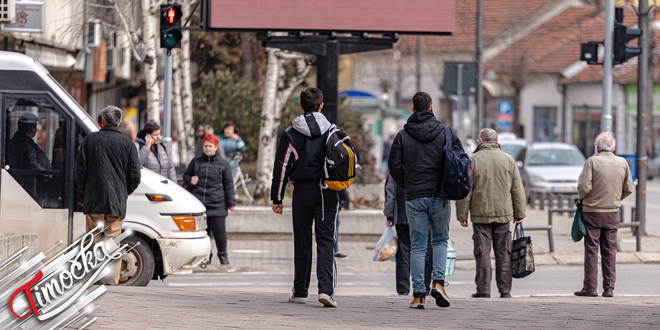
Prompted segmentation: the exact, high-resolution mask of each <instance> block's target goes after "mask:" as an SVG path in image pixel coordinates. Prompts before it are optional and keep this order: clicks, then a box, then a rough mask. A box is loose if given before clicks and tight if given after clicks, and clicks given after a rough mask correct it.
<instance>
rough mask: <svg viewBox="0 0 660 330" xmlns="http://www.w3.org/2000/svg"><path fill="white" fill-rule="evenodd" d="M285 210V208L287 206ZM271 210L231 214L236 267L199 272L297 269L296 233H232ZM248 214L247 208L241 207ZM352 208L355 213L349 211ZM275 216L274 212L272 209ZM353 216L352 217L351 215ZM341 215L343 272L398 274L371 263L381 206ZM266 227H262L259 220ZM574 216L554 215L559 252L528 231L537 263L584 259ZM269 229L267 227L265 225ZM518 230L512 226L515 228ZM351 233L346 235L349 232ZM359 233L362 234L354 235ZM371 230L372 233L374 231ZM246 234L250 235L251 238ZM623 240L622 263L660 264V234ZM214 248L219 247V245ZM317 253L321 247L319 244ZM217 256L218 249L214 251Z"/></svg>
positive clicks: (283, 219)
mask: <svg viewBox="0 0 660 330" xmlns="http://www.w3.org/2000/svg"><path fill="white" fill-rule="evenodd" d="M285 210H286V209H285ZM454 210H455V208H454V207H453V205H452V220H451V224H450V231H449V237H450V239H451V240H452V241H454V246H455V248H456V253H457V256H458V261H457V262H456V268H457V269H462V270H473V269H474V268H475V266H474V261H473V257H472V249H473V244H472V227H471V224H470V227H468V228H463V227H461V226H460V223H459V222H458V221H456V216H455V212H454ZM267 211H268V210H265V209H264V210H260V211H258V212H254V214H252V215H250V217H252V219H250V220H248V219H246V218H243V217H238V216H236V215H234V217H233V218H231V219H230V218H228V224H227V227H228V231H229V233H230V237H229V242H228V251H229V260H230V262H231V266H222V267H220V266H219V265H218V264H219V262H218V259H217V258H216V259H214V260H213V263H212V264H211V265H209V266H208V267H207V268H206V269H201V268H197V269H195V272H237V271H239V272H240V271H269V272H278V273H292V272H293V241H292V240H291V238H290V237H291V236H286V235H284V236H283V235H272V234H251V235H250V236H245V235H233V234H232V228H233V229H234V231H236V228H239V227H238V226H239V225H240V226H242V227H251V228H261V230H264V231H265V230H268V228H267V226H271V225H272V224H269V222H268V221H271V219H270V218H267V216H270V215H269V214H268V213H267ZM242 212H243V214H245V213H246V212H247V211H242ZM349 212H352V213H349ZM270 213H271V214H272V211H271V212H270ZM349 214H350V216H348V215H349ZM340 218H341V219H342V222H341V226H340V227H339V248H340V250H341V251H342V252H344V253H345V254H347V255H348V256H349V257H348V258H347V259H337V268H338V271H339V272H348V273H358V272H394V263H392V262H374V261H371V257H372V253H373V248H374V246H375V245H376V242H377V240H378V236H379V234H380V233H382V232H383V230H385V217H384V216H382V213H380V211H378V210H359V211H348V212H346V211H342V212H341V213H340ZM274 219H276V220H272V221H277V222H278V223H277V224H275V225H272V226H275V227H276V229H277V231H278V232H280V233H285V232H286V230H287V229H286V228H285V226H286V225H287V224H288V225H290V222H291V216H290V213H288V215H287V213H285V214H284V215H283V216H276V218H274ZM259 222H261V223H263V226H258V223H259ZM547 222H548V215H547V211H542V210H535V209H528V210H527V218H526V219H525V222H524V225H527V226H532V225H544V224H547ZM572 222H573V218H572V217H567V216H563V215H560V214H555V215H554V217H553V237H554V245H555V252H554V253H549V245H548V235H547V232H546V231H528V232H525V234H526V235H528V236H531V237H532V242H533V244H534V253H535V261H536V264H537V265H539V266H544V265H582V264H583V258H584V243H583V242H582V241H581V242H578V243H575V242H573V240H572V239H571V237H570V230H571V224H572ZM264 228H265V229H264ZM511 228H512V230H513V226H512V227H511ZM347 231H348V232H352V233H353V234H352V235H345V233H346V232H347ZM355 232H357V233H355ZM369 233H371V234H369ZM246 237H247V238H248V239H246ZM618 237H619V239H620V244H621V248H622V251H621V252H619V253H617V263H621V264H623V263H660V236H656V235H655V233H650V235H648V236H643V237H642V251H643V252H636V251H635V236H633V235H632V232H631V229H621V230H620V231H619V236H618ZM214 249H215V246H214ZM314 252H316V248H315V247H314ZM214 255H215V253H214Z"/></svg>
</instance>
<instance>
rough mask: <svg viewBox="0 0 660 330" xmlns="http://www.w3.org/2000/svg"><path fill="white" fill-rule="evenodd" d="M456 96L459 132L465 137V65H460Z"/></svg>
mask: <svg viewBox="0 0 660 330" xmlns="http://www.w3.org/2000/svg"><path fill="white" fill-rule="evenodd" d="M456 94H457V96H458V101H457V102H456V107H457V108H458V109H457V110H458V131H459V133H460V134H461V137H462V136H463V63H458V77H457V79H456Z"/></svg>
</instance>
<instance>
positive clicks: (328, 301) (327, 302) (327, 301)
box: [319, 293, 337, 308]
mask: <svg viewBox="0 0 660 330" xmlns="http://www.w3.org/2000/svg"><path fill="white" fill-rule="evenodd" d="M319 302H320V303H322V304H323V307H334V308H337V302H336V301H334V300H333V299H332V297H330V296H329V295H327V294H325V293H320V294H319Z"/></svg>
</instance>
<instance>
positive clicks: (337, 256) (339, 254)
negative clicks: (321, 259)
mask: <svg viewBox="0 0 660 330" xmlns="http://www.w3.org/2000/svg"><path fill="white" fill-rule="evenodd" d="M346 257H348V256H347V255H345V254H343V253H341V251H337V253H335V258H346Z"/></svg>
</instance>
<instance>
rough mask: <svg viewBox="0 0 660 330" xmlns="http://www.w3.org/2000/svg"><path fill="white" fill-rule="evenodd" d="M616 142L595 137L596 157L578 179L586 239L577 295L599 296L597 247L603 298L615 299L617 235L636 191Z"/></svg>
mask: <svg viewBox="0 0 660 330" xmlns="http://www.w3.org/2000/svg"><path fill="white" fill-rule="evenodd" d="M615 146H616V141H615V140H614V137H613V136H612V133H610V132H603V133H601V134H600V135H598V136H597V137H596V141H595V147H596V156H594V157H589V159H587V162H586V163H585V164H584V169H582V174H580V179H579V180H578V194H580V198H582V221H583V222H584V226H585V227H586V229H587V235H586V236H585V237H584V283H583V286H582V290H580V291H577V292H575V295H576V296H586V297H597V296H598V293H597V292H596V286H597V285H598V246H599V245H600V255H601V265H602V268H603V290H604V291H603V297H612V296H614V282H615V281H616V234H617V229H618V228H619V208H621V201H622V200H623V199H624V198H626V197H628V196H629V195H630V194H632V192H633V182H632V178H631V177H630V168H629V167H628V162H626V160H625V159H623V158H621V157H618V156H616V155H615V154H614V153H613V152H614V148H615Z"/></svg>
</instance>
